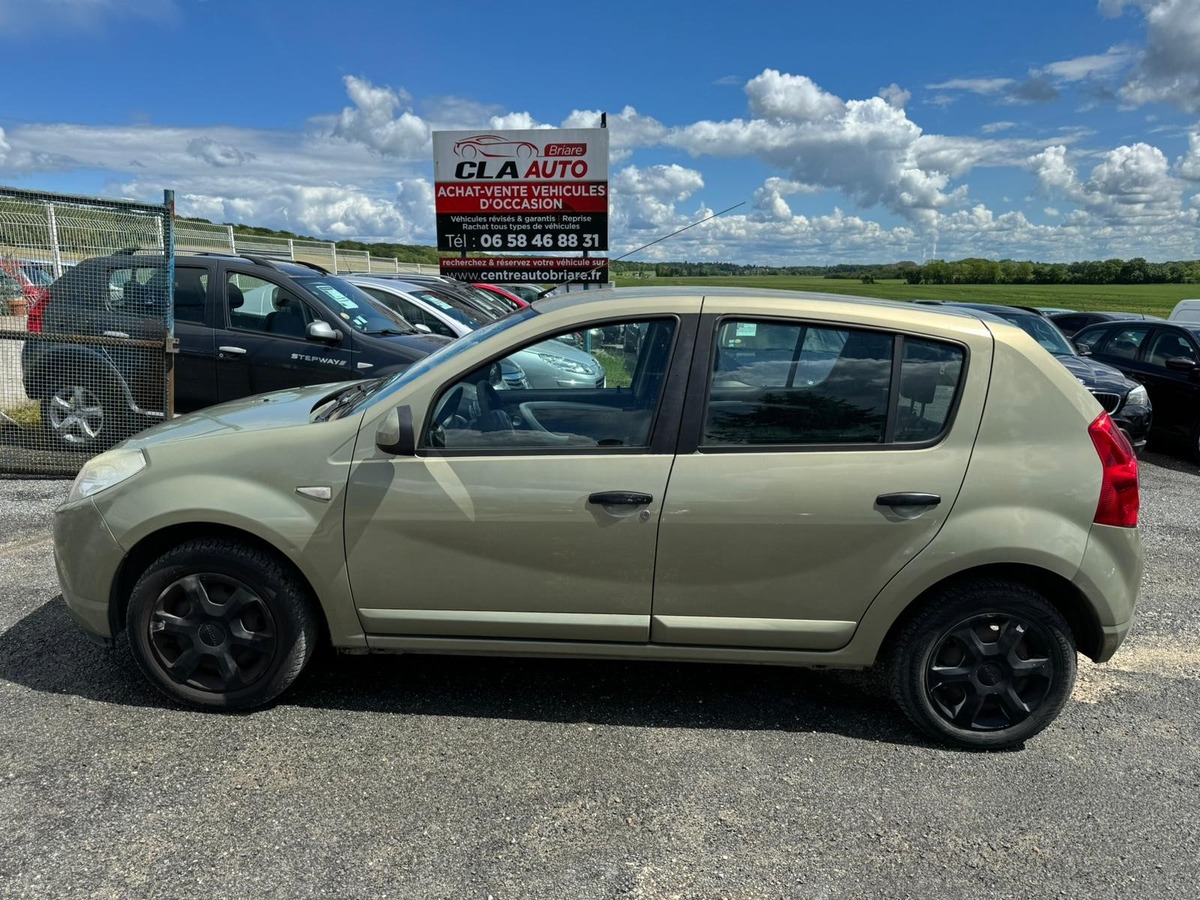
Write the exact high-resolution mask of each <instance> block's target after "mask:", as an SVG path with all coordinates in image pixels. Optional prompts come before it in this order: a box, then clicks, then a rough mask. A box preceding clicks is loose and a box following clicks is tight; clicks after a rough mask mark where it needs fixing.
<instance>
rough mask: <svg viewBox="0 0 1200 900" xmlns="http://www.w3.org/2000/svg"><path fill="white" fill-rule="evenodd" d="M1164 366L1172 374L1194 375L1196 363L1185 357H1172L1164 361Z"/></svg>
mask: <svg viewBox="0 0 1200 900" xmlns="http://www.w3.org/2000/svg"><path fill="white" fill-rule="evenodd" d="M1166 366H1167V368H1168V369H1170V370H1171V371H1172V372H1189V373H1191V374H1195V373H1196V361H1195V360H1194V359H1189V358H1188V357H1186V356H1172V357H1170V358H1169V359H1167V360H1166Z"/></svg>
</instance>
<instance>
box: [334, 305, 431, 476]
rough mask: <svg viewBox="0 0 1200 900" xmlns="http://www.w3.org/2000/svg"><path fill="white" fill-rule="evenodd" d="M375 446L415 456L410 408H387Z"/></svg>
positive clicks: (376, 430)
mask: <svg viewBox="0 0 1200 900" xmlns="http://www.w3.org/2000/svg"><path fill="white" fill-rule="evenodd" d="M326 327H328V326H326ZM375 446H376V447H378V448H379V449H380V450H382V451H383V452H384V453H390V454H391V455H392V456H416V455H417V439H416V435H415V434H414V433H413V422H412V409H410V408H409V407H407V406H397V407H394V408H392V409H389V410H388V411H387V415H385V416H384V417H383V421H382V422H380V423H379V427H378V428H376V429H375Z"/></svg>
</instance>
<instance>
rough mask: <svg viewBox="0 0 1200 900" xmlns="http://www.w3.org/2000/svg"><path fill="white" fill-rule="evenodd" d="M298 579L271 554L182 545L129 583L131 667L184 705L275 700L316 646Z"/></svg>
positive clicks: (220, 543) (243, 705)
mask: <svg viewBox="0 0 1200 900" xmlns="http://www.w3.org/2000/svg"><path fill="white" fill-rule="evenodd" d="M312 610H313V606H312V603H311V601H310V599H309V595H308V591H307V590H306V588H305V586H304V585H303V584H302V582H301V581H300V579H299V578H298V577H297V576H296V575H295V574H294V573H293V572H291V571H289V570H288V569H286V568H285V567H284V566H283V565H282V564H281V563H280V562H279V560H277V559H276V558H275V557H274V556H272V555H270V554H268V553H265V552H263V551H261V550H258V549H255V548H253V547H249V546H246V545H244V544H240V543H237V542H235V541H224V540H202V541H191V542H189V543H186V544H182V545H181V546H179V547H176V548H175V549H174V550H171V551H169V552H167V553H165V554H164V555H163V556H161V557H160V558H159V559H158V560H156V561H155V562H154V563H153V564H152V565H151V566H150V567H149V568H148V569H147V570H146V571H145V572H144V573H143V575H142V577H141V578H140V579H138V582H137V585H136V586H135V587H134V589H133V593H132V594H131V596H130V599H129V610H128V614H127V616H126V633H127V635H128V637H129V644H130V648H131V650H132V653H133V657H134V659H136V660H137V663H138V665H139V666H140V667H141V669H142V671H143V672H144V673H145V674H146V676H147V677H148V678H149V679H150V681H151V682H152V683H153V684H154V685H155V686H156V687H157V688H159V689H160V690H161V691H163V692H164V693H165V694H167V696H169V697H171V698H173V699H175V700H178V701H180V702H182V703H184V704H187V705H189V706H194V707H199V708H209V709H227V710H237V709H251V708H253V707H256V706H262V705H264V704H266V703H269V702H270V701H272V700H274V699H275V698H276V697H278V696H279V695H280V694H281V693H283V691H285V690H286V689H287V688H288V687H289V686H290V685H291V684H292V682H293V681H295V680H296V677H297V676H298V675H299V674H300V672H301V670H302V669H303V668H304V666H305V664H306V663H307V662H308V660H309V658H310V657H311V656H312V653H313V650H314V648H315V646H316V642H317V624H316V617H315V615H314V614H313V611H312Z"/></svg>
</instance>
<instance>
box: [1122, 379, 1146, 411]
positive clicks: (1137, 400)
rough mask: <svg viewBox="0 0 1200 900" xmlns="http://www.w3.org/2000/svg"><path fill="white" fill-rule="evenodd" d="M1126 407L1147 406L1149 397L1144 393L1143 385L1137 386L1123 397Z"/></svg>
mask: <svg viewBox="0 0 1200 900" xmlns="http://www.w3.org/2000/svg"><path fill="white" fill-rule="evenodd" d="M1125 405H1126V406H1149V405H1150V395H1149V394H1147V393H1146V388H1145V386H1144V385H1140V384H1139V385H1138V386H1137V387H1135V388H1134V389H1133V390H1132V391H1130V392H1129V393H1128V394H1126V395H1125Z"/></svg>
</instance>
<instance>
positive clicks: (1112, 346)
mask: <svg viewBox="0 0 1200 900" xmlns="http://www.w3.org/2000/svg"><path fill="white" fill-rule="evenodd" d="M1149 332H1150V329H1149V328H1145V327H1142V328H1118V329H1116V330H1115V331H1112V332H1109V333H1110V334H1111V335H1112V336H1111V337H1110V338H1109V340H1108V341H1107V342H1106V343H1105V344H1104V346H1103V347H1102V348H1101V351H1102V352H1103V353H1104V354H1105V355H1106V356H1111V357H1114V358H1115V359H1136V358H1137V355H1138V351H1139V350H1140V349H1141V346H1142V342H1143V341H1144V340H1146V335H1147V334H1149Z"/></svg>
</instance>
